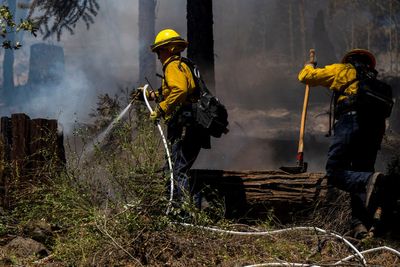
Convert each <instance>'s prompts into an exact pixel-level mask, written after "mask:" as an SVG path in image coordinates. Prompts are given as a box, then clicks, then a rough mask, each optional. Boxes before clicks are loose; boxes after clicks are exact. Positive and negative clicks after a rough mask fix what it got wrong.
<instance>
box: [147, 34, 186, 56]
mask: <svg viewBox="0 0 400 267" xmlns="http://www.w3.org/2000/svg"><path fill="white" fill-rule="evenodd" d="M187 46H188V42H187V41H185V40H184V39H183V38H181V36H180V35H179V33H177V32H176V31H174V30H172V29H165V30H162V31H160V32H159V33H158V34H157V36H156V39H155V40H154V44H153V45H151V46H150V48H151V51H153V52H157V50H158V49H160V48H161V47H171V52H176V53H179V52H182V51H183V50H185V48H186V47H187Z"/></svg>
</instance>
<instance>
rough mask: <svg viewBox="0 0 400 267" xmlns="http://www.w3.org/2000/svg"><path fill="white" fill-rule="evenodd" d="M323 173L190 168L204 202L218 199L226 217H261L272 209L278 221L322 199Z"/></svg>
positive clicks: (323, 190) (324, 182)
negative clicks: (278, 218) (221, 202)
mask: <svg viewBox="0 0 400 267" xmlns="http://www.w3.org/2000/svg"><path fill="white" fill-rule="evenodd" d="M324 176H325V174H323V173H301V174H288V173H285V172H282V171H223V170H192V171H191V177H192V178H194V179H193V180H195V181H196V185H195V188H196V190H198V191H202V192H203V195H204V196H205V198H206V199H207V201H209V200H210V199H211V201H214V199H219V200H222V201H223V202H224V205H225V208H226V216H227V217H257V218H262V217H263V216H268V213H269V212H270V211H271V209H273V210H274V213H275V214H276V215H277V216H278V217H280V219H282V220H286V219H288V218H287V216H289V214H291V213H292V212H294V211H299V210H304V209H307V208H310V207H312V206H313V205H315V204H316V203H319V202H321V201H324V200H325V199H326V197H327V193H328V186H327V183H326V179H324ZM210 196H214V197H210ZM213 198H214V199H213Z"/></svg>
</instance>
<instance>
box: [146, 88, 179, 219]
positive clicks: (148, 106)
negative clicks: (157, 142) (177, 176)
mask: <svg viewBox="0 0 400 267" xmlns="http://www.w3.org/2000/svg"><path fill="white" fill-rule="evenodd" d="M148 87H149V85H148V84H146V85H145V86H144V87H143V98H144V102H145V103H146V106H147V109H148V110H149V111H150V113H151V112H153V109H152V108H151V106H150V103H149V101H148V100H147V88H148ZM157 128H158V131H159V132H160V135H161V139H162V141H163V144H164V148H165V153H166V154H167V161H168V167H169V171H170V177H171V178H170V181H171V183H170V196H169V202H168V208H167V212H166V214H167V215H168V214H169V212H170V209H171V205H172V200H173V198H174V172H173V170H172V161H171V154H170V153H169V149H168V143H167V139H166V138H165V135H164V132H163V130H162V128H161V125H160V122H159V121H157Z"/></svg>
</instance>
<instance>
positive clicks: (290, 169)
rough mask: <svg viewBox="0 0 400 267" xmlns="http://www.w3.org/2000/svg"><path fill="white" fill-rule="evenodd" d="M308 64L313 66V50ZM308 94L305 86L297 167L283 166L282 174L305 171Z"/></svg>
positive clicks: (308, 90)
mask: <svg viewBox="0 0 400 267" xmlns="http://www.w3.org/2000/svg"><path fill="white" fill-rule="evenodd" d="M309 63H310V64H313V65H315V64H316V61H315V50H314V49H310V61H309ZM309 94H310V86H309V85H308V84H306V89H305V93H304V102H303V111H302V113H301V122H300V136H299V146H298V150H297V165H296V166H283V167H280V169H281V170H282V171H284V172H287V173H291V174H296V173H303V172H306V171H307V162H304V152H303V151H304V132H305V126H306V118H307V107H308V98H309Z"/></svg>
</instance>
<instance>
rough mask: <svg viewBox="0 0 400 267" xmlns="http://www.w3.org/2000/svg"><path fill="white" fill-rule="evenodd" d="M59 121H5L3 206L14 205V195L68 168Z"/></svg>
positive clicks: (18, 117) (0, 172)
mask: <svg viewBox="0 0 400 267" xmlns="http://www.w3.org/2000/svg"><path fill="white" fill-rule="evenodd" d="M57 129H58V123H57V120H47V119H30V118H29V117H28V116H27V115H25V114H22V113H21V114H13V115H11V117H10V118H9V117H2V118H1V128H0V143H1V144H0V162H1V164H0V205H1V206H2V207H3V208H7V207H9V205H10V191H11V190H14V189H15V190H19V189H21V188H24V187H26V186H29V185H30V184H34V183H37V182H41V181H44V180H45V179H47V178H49V176H51V175H52V174H54V173H55V172H59V171H60V170H61V169H62V168H63V166H65V152H64V145H63V136H62V134H60V133H58V130H57Z"/></svg>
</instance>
